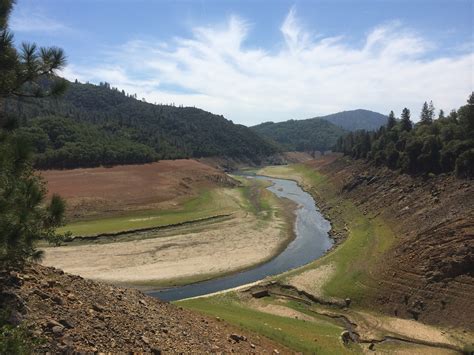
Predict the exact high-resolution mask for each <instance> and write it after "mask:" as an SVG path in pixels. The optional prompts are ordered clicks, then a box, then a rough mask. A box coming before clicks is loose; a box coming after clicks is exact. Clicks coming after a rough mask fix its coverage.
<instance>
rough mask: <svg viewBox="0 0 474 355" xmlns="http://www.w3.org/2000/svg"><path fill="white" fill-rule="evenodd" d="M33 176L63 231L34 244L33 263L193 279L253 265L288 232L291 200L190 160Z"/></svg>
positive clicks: (157, 283) (108, 274)
mask: <svg viewBox="0 0 474 355" xmlns="http://www.w3.org/2000/svg"><path fill="white" fill-rule="evenodd" d="M43 176H44V177H45V179H46V180H47V181H48V187H49V191H50V193H51V194H53V193H61V194H62V196H64V197H65V198H66V199H67V201H68V203H69V207H68V210H67V215H68V216H69V222H68V223H67V225H66V226H64V227H62V230H63V231H67V232H71V233H72V236H71V237H70V238H69V239H68V241H66V242H65V243H64V245H62V246H60V247H45V248H44V251H45V258H44V261H43V263H44V264H45V265H51V266H55V267H60V268H61V269H63V270H65V271H67V272H71V273H73V274H78V275H81V276H83V277H87V278H91V279H95V280H102V281H107V282H112V283H115V284H120V285H129V286H135V287H140V288H142V289H148V288H154V287H163V286H173V285H179V284H187V283H192V282H197V281H201V280H205V279H209V278H213V277H217V276H222V275H225V274H229V273H233V272H237V271H240V270H244V269H249V268H251V267H254V266H255V265H258V264H262V263H264V262H265V261H267V260H269V259H271V258H273V257H274V256H275V255H277V254H279V253H280V251H281V250H283V249H284V248H285V247H286V245H287V244H288V243H289V242H290V241H291V240H292V239H293V238H294V233H293V230H292V226H293V219H294V216H293V212H292V211H293V210H294V208H295V207H296V206H295V205H294V204H293V203H292V202H291V201H289V200H287V199H280V198H278V197H276V196H275V195H273V194H272V193H271V192H269V191H268V190H266V187H267V186H269V183H268V182H266V181H259V180H255V179H247V178H245V177H243V176H233V177H232V176H227V175H225V174H223V173H222V172H221V171H219V170H217V169H215V168H212V167H210V166H208V165H205V164H203V163H200V162H198V161H195V160H177V161H161V162H159V163H153V164H148V165H144V166H132V167H131V166H122V167H115V168H109V169H103V168H94V169H77V170H70V171H48V172H44V173H43ZM83 179H87V180H88V181H90V182H93V184H90V185H87V187H84V185H83V184H81V181H83ZM76 186H82V187H79V188H78V189H76V188H75V187H76Z"/></svg>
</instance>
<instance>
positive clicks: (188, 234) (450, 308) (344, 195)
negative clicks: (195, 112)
mask: <svg viewBox="0 0 474 355" xmlns="http://www.w3.org/2000/svg"><path fill="white" fill-rule="evenodd" d="M299 158H300V159H301V160H300V161H301V162H300V163H293V164H291V165H281V166H268V167H264V168H257V169H253V170H251V171H255V172H256V173H257V174H259V175H263V176H271V177H277V178H281V179H288V180H293V181H296V182H297V183H298V185H299V186H301V187H302V188H303V189H304V190H305V191H308V192H310V194H311V195H312V196H313V197H314V199H315V200H316V201H317V202H316V204H317V206H318V207H319V208H320V209H321V211H322V213H323V215H324V216H326V217H327V218H328V219H329V220H330V221H331V227H332V229H331V231H330V234H331V237H332V238H333V240H334V242H335V245H336V246H335V248H333V249H332V250H331V251H329V252H328V253H327V254H326V255H324V256H322V257H321V258H319V259H317V260H315V261H313V262H310V263H308V264H307V265H304V266H302V267H298V268H296V269H293V270H290V271H288V272H283V273H281V274H279V275H275V276H269V277H266V278H264V279H263V280H260V281H259V280H257V282H253V283H251V284H249V285H243V286H239V285H241V284H237V286H238V287H234V288H233V289H231V290H225V289H221V291H220V292H217V293H215V294H213V293H212V292H213V291H207V292H211V294H210V295H204V296H201V297H197V298H190V299H184V300H180V301H177V303H176V304H177V305H179V306H180V307H184V308H188V309H190V310H193V311H197V312H200V313H203V314H205V315H207V316H213V317H217V318H218V319H221V320H224V321H226V322H228V323H230V324H233V325H234V326H237V327H240V328H242V329H244V331H251V332H254V333H256V334H259V335H261V336H264V337H267V338H270V339H273V340H274V341H277V342H279V343H280V344H282V345H283V346H285V347H287V348H289V349H292V350H295V351H303V352H319V353H322V354H326V353H327V354H331V353H354V352H355V353H358V352H365V351H370V350H376V351H377V352H381V353H391V352H395V351H396V352H397V353H410V354H412V353H420V354H434V353H436V354H437V353H439V354H449V353H457V352H459V351H463V349H466V348H469V346H471V345H470V340H469V339H471V337H472V336H473V329H472V324H471V323H470V317H469V314H471V313H472V311H473V310H472V309H471V310H469V309H470V308H469V307H472V304H471V303H470V302H469V301H467V299H466V298H465V296H464V295H465V294H468V293H471V292H472V291H473V289H474V283H473V282H472V279H470V278H469V276H468V275H466V274H465V273H462V274H460V275H459V276H456V275H452V274H449V276H448V274H447V275H446V276H438V278H439V277H441V280H442V281H441V282H440V281H438V280H439V279H438V278H432V277H430V275H431V274H426V272H425V271H423V270H420V272H419V274H417V273H416V270H417V269H416V268H417V267H419V266H420V265H422V262H420V261H412V263H413V264H412V266H409V263H410V261H408V260H405V261H404V262H403V265H401V264H400V265H398V264H397V261H398V258H399V257H398V256H394V255H397V253H399V252H398V250H400V248H406V245H405V246H404V243H405V242H401V240H400V236H401V235H405V233H406V232H405V231H406V230H408V231H410V232H411V233H414V235H416V234H420V235H423V233H426V230H430V228H431V229H432V228H433V225H432V224H431V223H440V224H439V225H440V226H445V227H443V228H444V229H442V228H441V229H440V228H439V227H438V228H436V229H435V230H436V232H435V233H438V234H435V235H437V236H438V238H441V240H443V241H442V242H440V243H439V244H437V245H436V246H435V245H433V244H431V248H432V251H431V253H430V254H431V255H433V257H436V256H435V255H437V254H439V253H443V251H442V250H443V245H444V243H445V240H446V239H445V238H446V237H445V235H449V233H448V234H446V233H447V232H446V230H445V229H446V228H455V229H454V230H458V229H457V228H458V227H456V226H461V225H465V227H464V228H467V230H469V228H471V230H472V227H473V226H472V223H471V222H472V219H471V216H469V214H467V215H466V213H465V212H463V210H461V209H460V208H459V207H456V206H464V207H467V211H472V207H468V206H469V203H471V202H472V195H473V193H474V191H473V189H472V184H470V183H467V182H463V181H462V180H461V181H459V186H457V185H456V184H457V182H456V181H451V180H446V181H445V180H443V179H449V177H447V178H442V177H440V178H434V180H433V181H431V182H430V184H429V185H427V186H423V185H425V184H422V185H417V184H418V183H419V182H420V180H419V179H418V178H408V177H397V175H394V174H393V173H392V172H390V171H389V170H382V171H380V170H377V171H375V170H374V172H373V175H370V174H372V170H371V169H372V168H371V167H370V166H368V165H364V164H362V163H361V164H359V165H356V164H354V163H353V162H350V161H348V160H346V159H345V158H344V157H341V156H340V155H338V154H330V155H324V156H319V157H317V158H315V159H310V160H308V158H307V157H306V156H300V157H299ZM208 163H209V162H208ZM157 164H162V167H161V168H159V167H158V166H156V167H155V165H157ZM175 165H176V167H179V169H174V168H175ZM214 166H215V164H214ZM165 167H166V168H165ZM190 167H192V169H191V168H190ZM188 168H189V169H191V170H187V169H188ZM100 169H102V168H94V169H91V170H88V171H87V173H86V172H84V171H82V170H79V171H75V170H71V171H48V172H45V173H43V174H44V176H46V177H47V179H49V180H48V181H50V191H51V192H50V193H53V192H54V191H55V186H58V188H64V187H62V186H63V185H64V184H61V183H60V181H64V180H68V181H70V180H69V179H65V178H64V176H67V175H71V176H73V175H76V176H82V175H83V174H85V175H91V176H95V180H96V181H101V183H104V186H109V187H110V190H109V191H108V192H107V189H106V188H103V187H97V189H98V191H103V192H104V196H101V197H99V195H97V194H95V192H94V191H82V192H80V193H78V191H79V190H78V191H75V192H74V193H73V191H74V189H73V188H71V191H70V192H69V196H70V199H71V201H73V203H75V206H78V208H77V209H75V208H69V209H68V216H71V217H70V219H69V221H70V222H69V223H68V224H67V225H66V226H65V227H63V229H64V230H67V229H68V228H70V229H71V230H72V231H75V233H74V234H75V236H73V237H72V240H71V241H69V242H67V243H65V245H63V246H60V247H46V248H45V251H46V257H45V260H44V264H45V265H50V266H54V267H59V268H60V269H62V270H65V271H66V272H70V273H72V274H78V275H81V276H83V277H85V278H87V279H94V280H98V281H105V282H107V283H112V284H114V285H118V286H128V287H134V288H139V289H141V290H143V291H146V292H147V293H148V294H149V295H154V296H156V297H160V293H159V292H151V291H153V290H156V289H157V288H158V289H160V288H163V287H165V288H166V287H177V289H176V290H177V291H176V292H177V293H179V292H180V291H179V290H180V288H179V286H180V285H189V284H195V285H196V287H194V288H199V287H200V282H202V281H204V280H210V281H206V282H208V283H211V284H212V281H211V280H212V279H216V280H220V278H221V277H222V276H225V275H230V274H235V273H236V272H239V271H241V270H246V269H250V270H253V269H254V268H255V267H256V266H257V265H262V264H264V263H265V262H267V261H268V260H270V259H272V258H274V257H275V256H276V255H278V254H280V253H281V251H283V250H284V249H285V247H286V246H287V245H288V243H290V242H291V240H292V239H293V238H294V235H293V228H294V227H293V226H294V223H295V219H294V212H293V211H295V208H296V205H295V204H294V202H290V201H288V200H286V199H281V198H278V197H277V196H276V195H274V194H273V193H271V192H270V191H269V190H267V188H268V186H269V185H270V183H269V182H268V181H266V180H265V179H252V178H250V179H249V178H248V177H247V176H245V175H244V176H242V175H239V174H237V175H226V174H223V173H222V172H221V171H220V170H219V169H217V168H214V167H211V166H210V165H205V164H203V163H201V162H197V161H193V160H186V161H180V160H178V161H173V162H172V161H162V162H160V163H154V164H151V166H149V165H145V166H134V167H133V168H130V167H128V166H123V167H116V168H112V170H111V171H107V170H104V171H102V170H100ZM114 169H115V170H114ZM128 169H131V170H130V172H129V173H128V174H130V175H133V172H134V171H142V170H144V169H156V171H154V173H153V174H150V177H149V178H148V179H149V180H148V181H147V182H146V183H145V182H143V183H138V184H136V186H137V188H138V186H148V187H152V186H153V181H154V180H153V179H155V177H157V176H161V178H159V177H158V179H157V180H158V181H169V183H168V188H167V189H163V190H162V191H161V192H160V191H159V188H158V189H153V188H149V190H151V191H154V194H155V195H153V196H152V195H151V194H147V193H142V194H141V195H140V194H139V193H138V194H134V193H123V191H124V190H123V188H121V187H120V186H117V187H116V188H112V186H113V184H110V180H113V179H114V178H113V176H114V174H123V171H127V170H128ZM198 171H199V172H200V173H197V172H198ZM190 172H191V173H190ZM160 174H161V175H160ZM165 175H167V176H168V180H166V179H164V176H165ZM140 176H142V178H144V176H146V174H143V173H141V174H140ZM191 176H192V180H191ZM362 177H363V178H362ZM62 179H64V180H62ZM180 179H182V181H187V185H186V188H185V189H184V190H183V184H182V181H180ZM400 179H412V180H410V182H407V181H403V182H401V181H400ZM128 180H130V179H126V180H124V181H128ZM131 180H132V181H133V179H131ZM368 181H372V183H368ZM448 181H449V184H448V183H447V182H448ZM55 184H56V185H55ZM398 184H401V186H413V187H412V188H413V192H412V194H413V195H412V196H408V197H405V198H403V199H402V198H398V197H396V196H397V193H398V190H397V189H396V186H397V185H398ZM160 185H161V184H160ZM71 186H74V184H71ZM203 187H205V188H203ZM447 188H449V190H448V191H446V189H447ZM199 189H201V194H199V193H197V195H196V194H195V192H197V191H199ZM443 189H444V190H443ZM277 190H278V189H277ZM438 190H441V191H443V193H433V191H438ZM184 191H187V195H186V194H185V193H184ZM202 191H204V193H203V192H202ZM371 191H378V192H377V194H374V193H373V192H371ZM381 191H385V192H381ZM165 193H166V195H165ZM90 196H95V197H96V200H95V201H93V202H92V200H91V199H90ZM145 196H146V198H145ZM375 196H378V197H377V198H376V199H374V200H372V198H375ZM435 197H436V198H438V199H442V204H439V203H435V204H430V203H427V202H422V201H423V199H428V200H432V199H433V198H435ZM116 199H121V200H122V203H121V204H120V206H122V209H121V210H119V211H110V209H109V208H108V207H107V206H108V203H109V202H108V201H115V200H116ZM384 199H386V200H384ZM99 200H100V201H101V202H100V203H99V202H98V201H99ZM84 201H87V203H85V202H84ZM384 201H385V202H384ZM386 201H391V202H390V203H386ZM393 201H395V203H402V204H403V205H404V206H407V207H408V208H400V207H398V206H397V205H396V204H394V202H393ZM94 203H95V204H94ZM419 203H422V204H423V205H424V206H425V209H424V210H423V209H418V210H419V214H418V215H416V216H413V217H412V218H414V221H416V222H413V223H414V224H411V222H410V218H408V219H406V222H405V224H404V225H403V226H401V225H399V224H397V223H396V221H397V220H399V218H401V216H402V215H403V213H404V211H407V210H409V209H410V208H411V206H412V204H419ZM91 206H97V207H95V208H96V210H95V211H94V208H91ZM160 206H163V207H162V208H163V209H162V210H160V208H159V207H160ZM439 206H444V207H445V208H448V210H449V214H446V213H444V214H443V216H444V217H437V218H423V217H421V219H422V220H424V221H425V222H424V223H425V224H422V223H420V216H424V215H426V216H434V215H436V214H437V213H438V212H437V208H438V207H439ZM449 206H451V207H449ZM75 213H76V214H75ZM196 213H197V214H196ZM439 213H441V212H439ZM397 214H398V215H397ZM73 216H76V217H73ZM98 216H101V218H98ZM103 216H105V218H104V217H103ZM137 216H142V218H143V222H144V223H142V221H141V220H140V219H139V217H137ZM463 218H464V222H463ZM117 219H120V220H128V221H130V220H132V222H131V223H133V221H136V220H137V219H139V221H140V222H139V223H138V224H137V225H135V224H130V222H129V223H126V224H123V225H122V224H120V223H116V222H114V223H113V225H114V226H118V227H117V229H116V230H115V231H114V232H110V231H107V232H106V230H107V225H108V224H107V223H108V222H109V221H116V220H117ZM451 220H454V221H456V223H455V224H454V225H453V224H452V222H450V221H451ZM81 223H84V225H88V226H89V229H88V230H87V231H88V232H89V233H84V232H83V229H82V230H81V229H80V227H78V226H81ZM470 223H471V224H470ZM450 225H453V227H449V226H450ZM99 226H101V227H99ZM120 226H122V227H120ZM101 228H102V229H101ZM403 228H407V229H403ZM78 231H81V232H82V233H80V234H79V233H78ZM466 233H467V234H462V235H464V236H465V238H468V239H464V240H459V241H456V239H454V240H453V239H452V240H451V242H449V241H447V240H446V242H448V243H451V244H452V243H458V245H459V246H460V247H462V246H463V245H464V244H465V243H469V237H468V236H469V232H466ZM432 237H433V234H432ZM405 238H406V237H405ZM417 239H418V240H420V239H419V237H417ZM421 240H423V239H421ZM421 240H420V241H419V242H421ZM419 250H421V249H419ZM444 258H445V260H446V258H447V256H445V257H444ZM275 260H277V259H275ZM407 269H410V271H405V270H407ZM431 270H432V271H431V273H433V272H434V269H431ZM445 270H446V269H445ZM448 272H449V271H448ZM238 275H239V274H236V276H238ZM242 275H245V273H243V274H242ZM425 275H426V276H425ZM437 275H439V274H437ZM222 280H225V278H224V279H222ZM224 284H225V283H224ZM227 284H228V285H229V286H227V287H232V286H230V285H231V283H227ZM203 285H204V284H203ZM185 289H186V286H185V287H184V288H183V290H185ZM206 289H208V290H212V287H208V286H206ZM173 292H174V291H172V293H173ZM186 292H187V291H186ZM193 292H194V291H193ZM191 294H192V293H191ZM197 294H200V293H197ZM165 295H166V292H165ZM184 295H186V293H184ZM166 297H168V296H166ZM166 297H165V298H166ZM173 297H175V296H173ZM184 297H186V296H184ZM187 297H189V296H187ZM180 298H183V296H180ZM172 299H173V298H172ZM174 299H176V298H174ZM178 299H179V298H178ZM420 305H422V306H420ZM460 310H462V311H461V313H458V312H459V311H460Z"/></svg>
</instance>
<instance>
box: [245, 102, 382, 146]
mask: <svg viewBox="0 0 474 355" xmlns="http://www.w3.org/2000/svg"><path fill="white" fill-rule="evenodd" d="M386 121H387V117H386V116H384V115H382V114H380V113H377V112H373V111H369V110H362V109H358V110H352V111H343V112H338V113H334V114H331V115H327V116H322V117H314V118H308V119H304V120H288V121H285V122H277V123H275V122H265V123H261V124H259V125H256V126H253V127H250V128H251V129H253V130H254V131H255V132H257V133H259V134H261V135H263V136H265V137H267V138H269V139H272V140H274V141H275V142H277V143H279V144H281V145H282V146H283V148H284V149H286V150H290V151H325V150H330V149H332V148H333V147H334V146H335V144H336V141H337V139H338V138H339V137H341V136H343V135H345V134H346V133H347V131H356V130H362V129H363V130H368V131H372V130H377V129H379V128H380V127H381V126H383V125H385V124H386Z"/></svg>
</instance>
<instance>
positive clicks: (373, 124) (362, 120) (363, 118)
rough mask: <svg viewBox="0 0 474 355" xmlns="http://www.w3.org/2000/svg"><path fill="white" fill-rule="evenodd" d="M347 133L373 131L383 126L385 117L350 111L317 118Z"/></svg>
mask: <svg viewBox="0 0 474 355" xmlns="http://www.w3.org/2000/svg"><path fill="white" fill-rule="evenodd" d="M318 118H322V119H323V120H326V121H329V122H331V123H334V124H335V125H336V126H339V127H342V128H344V129H345V130H348V131H357V130H360V129H365V130H367V131H375V130H377V129H379V128H380V127H381V126H383V125H384V124H385V122H386V121H387V116H385V115H382V114H381V113H378V112H373V111H369V110H361V109H359V110H351V111H343V112H338V113H333V114H332V115H327V116H322V117H318Z"/></svg>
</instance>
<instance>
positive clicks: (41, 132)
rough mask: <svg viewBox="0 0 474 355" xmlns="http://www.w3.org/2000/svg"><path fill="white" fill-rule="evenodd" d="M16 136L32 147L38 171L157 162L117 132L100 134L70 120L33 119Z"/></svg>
mask: <svg viewBox="0 0 474 355" xmlns="http://www.w3.org/2000/svg"><path fill="white" fill-rule="evenodd" d="M19 134H20V135H21V136H23V137H24V139H25V140H27V141H29V142H31V144H32V145H33V148H34V151H35V155H34V164H35V166H36V167H39V168H64V169H67V168H74V167H77V166H89V165H96V164H99V163H100V164H102V165H107V166H108V165H116V164H132V163H136V164H139V163H149V162H152V161H155V160H156V159H157V154H156V152H155V151H154V149H153V148H151V147H149V146H147V145H145V144H141V143H138V142H135V141H133V140H132V139H131V138H130V137H128V136H127V135H124V134H122V133H121V132H117V133H115V132H110V131H107V130H101V129H100V128H99V127H98V126H97V125H93V124H90V123H81V122H77V121H75V120H73V119H72V118H65V117H59V116H48V117H42V118H37V119H34V120H31V121H29V122H28V124H27V126H25V127H22V128H21V129H20V130H19Z"/></svg>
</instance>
